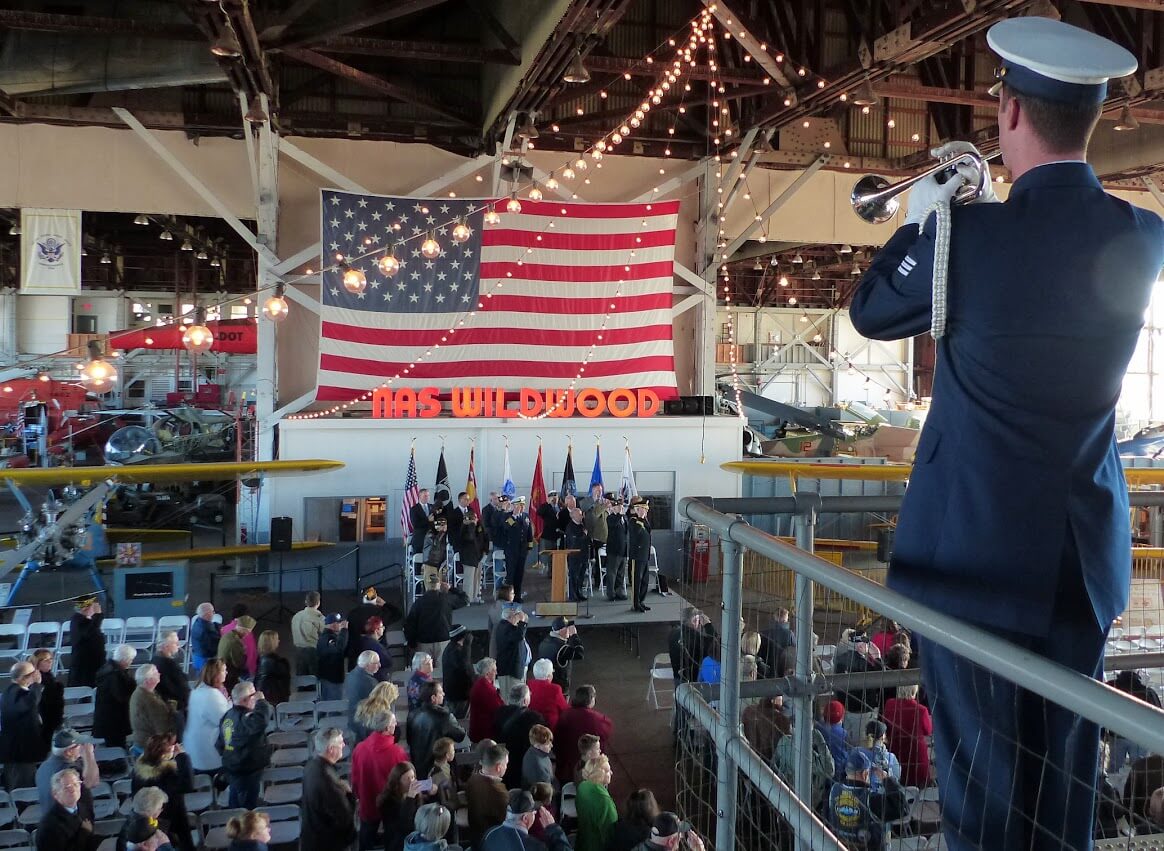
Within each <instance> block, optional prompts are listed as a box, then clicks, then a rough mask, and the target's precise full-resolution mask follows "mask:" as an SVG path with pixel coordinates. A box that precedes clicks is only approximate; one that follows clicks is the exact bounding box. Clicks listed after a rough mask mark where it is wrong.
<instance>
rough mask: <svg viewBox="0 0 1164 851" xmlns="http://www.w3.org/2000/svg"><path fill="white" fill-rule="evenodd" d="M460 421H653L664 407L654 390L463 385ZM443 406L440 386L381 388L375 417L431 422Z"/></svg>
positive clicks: (452, 404) (452, 401) (452, 405)
mask: <svg viewBox="0 0 1164 851" xmlns="http://www.w3.org/2000/svg"><path fill="white" fill-rule="evenodd" d="M448 401H449V412H450V413H451V414H452V416H454V417H458V418H469V417H536V416H539V415H541V414H544V413H546V411H549V412H550V413H549V416H551V417H573V416H583V417H601V416H604V415H608V414H609V415H610V416H612V417H653V416H654V415H655V414H657V413H658V412H659V410H660V408H661V407H662V405H661V403H660V402H659V396H658V394H657V393H655V391H654V390H650V389H647V388H640V389H637V390H632V389H629V388H625V387H620V388H618V389H616V390H597V389H595V388H593V387H586V388H583V389H582V390H534V389H531V388H528V387H523V388H522V389H521V390H519V391H518V392H517V393H516V394H514V393H513V392H512V391H510V392H509V393H508V394H507V392H506V390H505V389H504V388H501V387H458V388H455V389H454V390H453V391H452V393H451V395H450V398H449V400H448ZM442 409H443V405H442V402H441V394H440V390H438V389H437V388H436V387H422V388H420V389H419V390H416V389H413V388H411V387H401V388H399V389H396V390H393V389H388V388H384V389H380V390H377V391H376V392H375V393H373V394H372V416H373V417H374V418H376V419H394V418H414V419H415V418H419V419H431V418H433V417H438V416H440V414H441V411H442Z"/></svg>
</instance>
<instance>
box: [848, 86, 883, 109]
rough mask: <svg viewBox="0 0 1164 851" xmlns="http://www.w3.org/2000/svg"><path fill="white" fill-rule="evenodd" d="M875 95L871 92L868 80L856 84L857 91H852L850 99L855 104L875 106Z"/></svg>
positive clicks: (871, 87) (871, 88)
mask: <svg viewBox="0 0 1164 851" xmlns="http://www.w3.org/2000/svg"><path fill="white" fill-rule="evenodd" d="M877 100H878V98H877V95H875V94H874V93H873V86H872V84H870V82H869V81H868V80H866V81H865V82H863V83H861V85H859V86H857V91H855V92H854V93H853V97H852V101H853V103H854V104H856V105H857V106H876V104H877Z"/></svg>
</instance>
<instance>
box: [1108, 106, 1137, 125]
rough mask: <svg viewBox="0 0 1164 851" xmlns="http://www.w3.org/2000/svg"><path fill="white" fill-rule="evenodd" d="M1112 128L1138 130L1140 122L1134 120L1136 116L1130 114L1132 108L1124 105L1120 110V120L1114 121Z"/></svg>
mask: <svg viewBox="0 0 1164 851" xmlns="http://www.w3.org/2000/svg"><path fill="white" fill-rule="evenodd" d="M1112 129H1114V130H1139V129H1140V122H1139V121H1137V120H1136V116H1134V115H1132V108H1131V107H1130V106H1128V105H1126V104H1125V105H1124V108H1123V109H1121V110H1120V120H1119V121H1117V122H1116V125H1115V127H1114V128H1112Z"/></svg>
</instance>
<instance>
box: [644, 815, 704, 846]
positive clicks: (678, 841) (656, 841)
mask: <svg viewBox="0 0 1164 851" xmlns="http://www.w3.org/2000/svg"><path fill="white" fill-rule="evenodd" d="M680 848H685V849H689V851H704V845H703V840H702V839H700V838H699V834H698V833H696V832H695V831H694V830H692V829H691V823H690V822H686V821H680V820H679V816H677V815H675V814H674V813H669V812H666V811H663V812H661V813H659V814H658V815H657V816H655V822H654V824H652V825H651V835H650V838H648V839H647V840H646V841H645V842H641V843H639V844H638V845H636V846H635V851H678V850H679V849H680Z"/></svg>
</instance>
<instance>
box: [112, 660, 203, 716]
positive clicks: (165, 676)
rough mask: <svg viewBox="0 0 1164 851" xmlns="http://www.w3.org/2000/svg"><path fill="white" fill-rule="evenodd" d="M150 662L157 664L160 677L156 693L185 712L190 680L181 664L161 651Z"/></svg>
mask: <svg viewBox="0 0 1164 851" xmlns="http://www.w3.org/2000/svg"><path fill="white" fill-rule="evenodd" d="M150 664H152V665H156V666H157V669H158V674H160V675H161V678H162V679H161V680H160V681H159V682H158V688H157V692H158V695H159V696H160V697H161V698H162V700H172V701H174V702H175V703H177V704H178V711H179V712H185V711H186V706H187V705H188V704H189V703H190V680H188V679H187V678H186V674H185V672H184V671H183V670H182V666H181V665H179V664H178V663H177V662H175V661H174V660H173V659H170V658H168V657H166V656H163V655H162V654H161V653H157V654H155V655H154V658H153V659H151V660H150ZM98 673H100V672H98Z"/></svg>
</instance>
